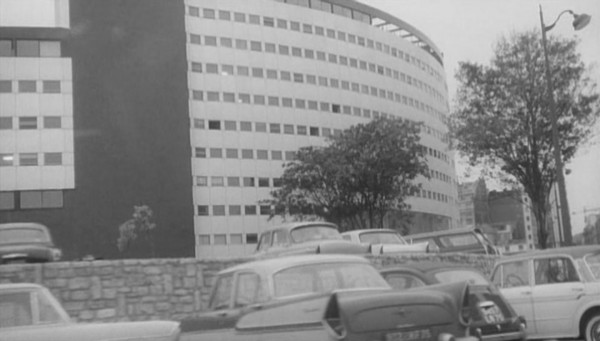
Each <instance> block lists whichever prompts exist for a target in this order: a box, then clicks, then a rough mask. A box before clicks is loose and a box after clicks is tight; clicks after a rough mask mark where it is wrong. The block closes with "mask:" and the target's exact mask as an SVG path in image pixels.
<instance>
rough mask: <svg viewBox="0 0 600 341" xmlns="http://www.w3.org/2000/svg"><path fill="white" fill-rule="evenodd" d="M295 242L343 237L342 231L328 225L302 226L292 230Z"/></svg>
mask: <svg viewBox="0 0 600 341" xmlns="http://www.w3.org/2000/svg"><path fill="white" fill-rule="evenodd" d="M291 236H292V240H293V241H294V243H304V242H308V241H313V240H329V239H342V235H341V234H340V232H339V231H338V230H337V229H336V228H335V227H332V226H328V225H310V226H301V227H297V228H295V229H293V230H292V232H291Z"/></svg>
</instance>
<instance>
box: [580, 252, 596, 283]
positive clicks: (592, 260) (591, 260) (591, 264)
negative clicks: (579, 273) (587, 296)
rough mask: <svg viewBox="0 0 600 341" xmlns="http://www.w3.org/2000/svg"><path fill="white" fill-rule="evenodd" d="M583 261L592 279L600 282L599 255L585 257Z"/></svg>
mask: <svg viewBox="0 0 600 341" xmlns="http://www.w3.org/2000/svg"><path fill="white" fill-rule="evenodd" d="M584 260H585V263H586V264H587V266H588V268H589V269H590V272H591V273H592V276H594V279H595V280H600V253H596V254H592V255H587V256H585V257H584Z"/></svg>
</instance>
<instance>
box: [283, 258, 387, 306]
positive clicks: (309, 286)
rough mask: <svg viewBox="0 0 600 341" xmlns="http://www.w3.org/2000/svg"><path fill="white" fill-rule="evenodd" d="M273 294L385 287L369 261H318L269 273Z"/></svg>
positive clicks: (285, 294) (284, 294) (286, 295)
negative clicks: (270, 274) (318, 262)
mask: <svg viewBox="0 0 600 341" xmlns="http://www.w3.org/2000/svg"><path fill="white" fill-rule="evenodd" d="M273 284H274V289H275V293H274V294H275V297H278V298H280V297H288V296H295V295H302V294H309V293H325V292H330V291H331V290H335V289H358V288H389V285H388V284H387V282H386V281H385V280H384V279H383V277H381V275H380V274H379V273H378V272H377V270H375V268H373V267H372V266H371V265H370V264H363V263H359V264H357V263H321V264H309V265H302V266H295V267H292V268H288V269H284V270H282V271H279V272H277V273H275V274H274V275H273Z"/></svg>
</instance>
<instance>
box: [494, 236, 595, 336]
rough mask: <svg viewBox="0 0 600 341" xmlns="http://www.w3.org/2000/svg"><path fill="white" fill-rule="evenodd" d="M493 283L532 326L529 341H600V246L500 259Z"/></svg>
mask: <svg viewBox="0 0 600 341" xmlns="http://www.w3.org/2000/svg"><path fill="white" fill-rule="evenodd" d="M492 281H493V282H494V284H496V285H497V286H498V288H500V291H501V292H502V294H503V295H504V296H505V297H506V299H507V300H508V302H509V303H510V304H511V305H512V307H513V308H514V309H515V310H516V312H517V313H518V314H519V315H522V316H523V317H525V319H526V321H527V335H528V338H529V339H566V338H568V339H574V338H578V339H584V340H586V341H598V340H600V246H599V245H586V246H572V247H563V248H556V249H547V250H537V251H531V252H526V253H520V254H517V255H514V256H507V257H503V258H500V259H499V260H498V261H497V263H496V265H495V267H494V271H493V274H492Z"/></svg>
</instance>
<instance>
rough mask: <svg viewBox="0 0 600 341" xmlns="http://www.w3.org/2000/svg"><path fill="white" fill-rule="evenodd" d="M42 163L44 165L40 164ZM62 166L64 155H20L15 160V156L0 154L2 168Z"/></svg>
mask: <svg viewBox="0 0 600 341" xmlns="http://www.w3.org/2000/svg"><path fill="white" fill-rule="evenodd" d="M17 160H18V164H17ZM40 162H42V163H41V164H40ZM62 164H63V157H62V153H19V154H18V157H17V158H15V154H10V153H1V154H0V167H10V166H40V165H44V166H60V165H62Z"/></svg>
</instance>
